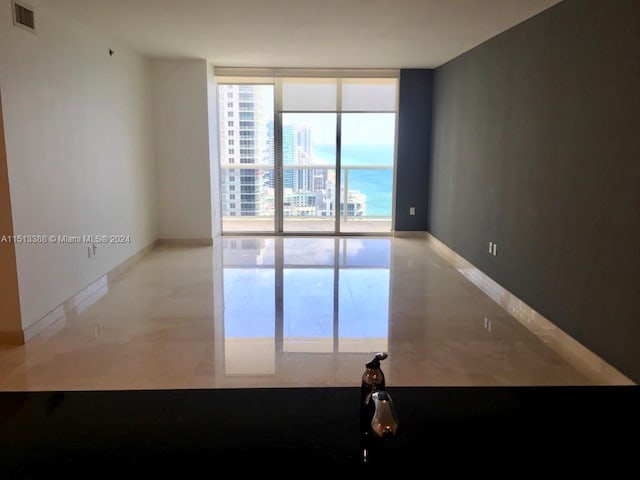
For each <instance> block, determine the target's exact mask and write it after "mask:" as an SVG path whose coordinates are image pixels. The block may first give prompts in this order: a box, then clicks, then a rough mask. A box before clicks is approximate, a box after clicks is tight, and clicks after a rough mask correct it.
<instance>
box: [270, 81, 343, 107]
mask: <svg viewBox="0 0 640 480" xmlns="http://www.w3.org/2000/svg"><path fill="white" fill-rule="evenodd" d="M336 92H337V83H336V79H335V78H285V79H283V81H282V110H283V111H285V112H302V111H309V112H314V111H317V112H327V111H328V112H334V111H336Z"/></svg>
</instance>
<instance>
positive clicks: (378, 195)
mask: <svg viewBox="0 0 640 480" xmlns="http://www.w3.org/2000/svg"><path fill="white" fill-rule="evenodd" d="M312 156H313V158H314V160H315V161H316V162H318V163H326V164H334V163H335V146H334V145H314V146H313V151H312ZM355 165H376V166H378V165H380V166H382V165H384V166H389V165H393V145H343V146H342V167H343V168H344V167H348V166H355ZM342 181H343V182H344V177H343V180H342ZM348 181H349V185H348V187H349V190H351V191H353V190H358V191H359V192H360V193H363V194H365V195H366V196H367V215H372V216H378V215H379V216H391V202H392V199H393V170H349V179H348Z"/></svg>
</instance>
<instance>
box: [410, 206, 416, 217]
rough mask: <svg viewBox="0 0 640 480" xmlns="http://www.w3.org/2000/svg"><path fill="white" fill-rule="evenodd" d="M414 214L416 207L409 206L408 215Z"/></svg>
mask: <svg viewBox="0 0 640 480" xmlns="http://www.w3.org/2000/svg"><path fill="white" fill-rule="evenodd" d="M415 214H416V207H409V215H415Z"/></svg>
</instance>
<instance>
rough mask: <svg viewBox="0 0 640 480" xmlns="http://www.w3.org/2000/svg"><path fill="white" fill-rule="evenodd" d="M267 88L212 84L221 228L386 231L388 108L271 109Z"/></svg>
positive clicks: (391, 117)
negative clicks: (216, 106)
mask: <svg viewBox="0 0 640 480" xmlns="http://www.w3.org/2000/svg"><path fill="white" fill-rule="evenodd" d="M325 83H326V82H325ZM325 83H323V84H321V85H322V86H323V88H324V87H326V85H325ZM294 85H296V84H294ZM296 86H297V85H296ZM303 86H307V85H303ZM394 88H395V85H394ZM274 92H275V89H274V86H272V85H250V84H222V85H220V87H219V125H220V140H221V142H220V144H221V151H220V164H221V193H222V195H221V197H222V213H223V231H274V228H277V226H276V225H275V223H276V218H278V215H279V216H280V218H281V219H282V220H281V221H282V230H283V231H285V232H287V231H291V232H295V231H315V232H335V231H336V216H339V225H340V226H339V230H340V231H351V232H359V231H362V232H367V231H372V232H385V231H386V232H388V231H390V230H391V213H392V202H393V165H394V150H395V121H396V118H395V117H396V114H395V112H375V113H370V112H358V111H355V112H344V113H340V114H338V113H337V112H336V111H335V110H336V108H335V106H334V107H333V108H332V110H333V111H322V110H329V109H327V108H324V109H320V111H315V110H314V109H312V108H308V109H299V108H294V109H293V111H282V112H280V115H275V114H274V104H275V101H274V100H275V99H274V95H275V93H274ZM299 110H300V111H299ZM302 110H309V111H302ZM338 134H339V136H340V138H341V143H340V148H338V144H337V142H336V139H337V138H338Z"/></svg>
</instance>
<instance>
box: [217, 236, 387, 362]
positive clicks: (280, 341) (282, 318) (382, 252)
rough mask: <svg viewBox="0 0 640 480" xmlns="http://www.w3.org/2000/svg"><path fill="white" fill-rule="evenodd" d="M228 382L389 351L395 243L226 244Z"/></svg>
mask: <svg viewBox="0 0 640 480" xmlns="http://www.w3.org/2000/svg"><path fill="white" fill-rule="evenodd" d="M223 242H224V248H223V252H224V253H223V255H224V258H223V275H222V281H223V292H224V293H223V299H224V350H225V352H224V359H225V368H224V371H225V374H226V375H274V374H276V365H279V362H285V363H287V362H295V361H296V358H298V357H296V354H348V353H370V352H377V351H383V350H387V347H388V325H389V287H390V285H389V278H390V271H389V269H390V257H391V255H390V249H391V241H390V239H387V238H384V239H378V238H375V239H374V238H244V239H243V238H234V239H224V240H223Z"/></svg>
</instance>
